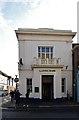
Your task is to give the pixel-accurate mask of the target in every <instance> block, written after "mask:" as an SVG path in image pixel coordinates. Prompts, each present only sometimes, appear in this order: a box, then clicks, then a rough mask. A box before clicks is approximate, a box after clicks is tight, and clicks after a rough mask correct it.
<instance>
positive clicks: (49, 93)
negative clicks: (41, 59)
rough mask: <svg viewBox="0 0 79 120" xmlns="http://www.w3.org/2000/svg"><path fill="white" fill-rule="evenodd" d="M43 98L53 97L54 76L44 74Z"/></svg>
mask: <svg viewBox="0 0 79 120" xmlns="http://www.w3.org/2000/svg"><path fill="white" fill-rule="evenodd" d="M42 98H43V99H53V76H52V75H43V76H42Z"/></svg>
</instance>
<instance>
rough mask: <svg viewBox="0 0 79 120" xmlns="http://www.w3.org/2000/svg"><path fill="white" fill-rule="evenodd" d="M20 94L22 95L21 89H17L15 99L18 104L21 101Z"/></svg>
mask: <svg viewBox="0 0 79 120" xmlns="http://www.w3.org/2000/svg"><path fill="white" fill-rule="evenodd" d="M20 95H22V94H21V93H20V92H19V90H16V91H15V100H16V106H17V105H18V106H19V103H20Z"/></svg>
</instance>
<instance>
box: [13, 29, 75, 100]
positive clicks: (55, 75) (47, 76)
mask: <svg viewBox="0 0 79 120" xmlns="http://www.w3.org/2000/svg"><path fill="white" fill-rule="evenodd" d="M15 32H16V36H17V39H18V47H19V84H20V86H19V89H20V92H21V93H22V95H23V96H25V93H27V89H28V88H30V91H31V92H30V97H32V98H40V99H53V98H54V99H56V98H62V97H66V96H67V90H68V91H69V92H70V94H71V96H72V50H71V49H72V46H71V45H72V39H73V37H74V36H75V34H76V33H75V32H72V31H70V30H54V29H48V28H39V29H24V28H19V29H18V30H15Z"/></svg>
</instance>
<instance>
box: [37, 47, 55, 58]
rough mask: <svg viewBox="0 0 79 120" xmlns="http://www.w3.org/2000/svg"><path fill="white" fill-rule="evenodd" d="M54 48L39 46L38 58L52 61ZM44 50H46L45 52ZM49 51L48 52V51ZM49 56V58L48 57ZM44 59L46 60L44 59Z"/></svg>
mask: <svg viewBox="0 0 79 120" xmlns="http://www.w3.org/2000/svg"><path fill="white" fill-rule="evenodd" d="M53 48H54V47H53V46H38V58H42V59H46V58H48V59H52V58H53V56H54V50H53ZM43 49H44V50H43ZM47 49H48V50H47ZM47 56H48V57H47ZM43 57H44V58H43Z"/></svg>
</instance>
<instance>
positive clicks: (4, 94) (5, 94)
mask: <svg viewBox="0 0 79 120" xmlns="http://www.w3.org/2000/svg"><path fill="white" fill-rule="evenodd" d="M7 95H8V90H0V96H1V97H3V96H7Z"/></svg>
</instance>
